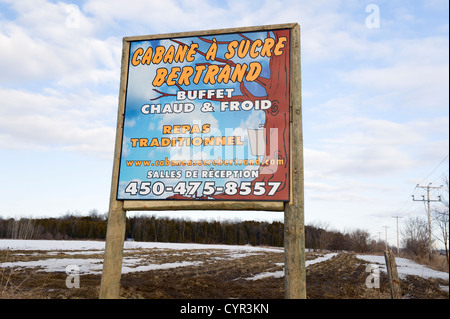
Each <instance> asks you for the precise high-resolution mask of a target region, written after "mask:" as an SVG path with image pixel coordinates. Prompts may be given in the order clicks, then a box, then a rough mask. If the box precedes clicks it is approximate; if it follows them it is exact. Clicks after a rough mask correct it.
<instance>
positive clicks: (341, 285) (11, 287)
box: [0, 250, 449, 299]
mask: <svg viewBox="0 0 450 319" xmlns="http://www.w3.org/2000/svg"><path fill="white" fill-rule="evenodd" d="M42 256H43V253H42V252H30V251H26V252H25V251H24V252H20V251H14V252H6V251H0V261H4V260H8V262H14V261H30V260H33V259H35V260H39V259H42ZM136 256H138V257H139V258H141V259H140V260H141V261H140V263H141V265H142V264H145V263H159V264H166V263H174V262H180V261H191V262H196V264H195V265H194V266H186V267H178V268H170V269H159V270H151V271H142V272H130V273H126V274H123V275H122V280H121V292H120V297H121V298H125V299H129V298H130V299H230V298H237V299H260V298H261V299H282V298H284V278H283V277H282V276H281V277H278V278H276V277H266V278H262V279H257V280H251V279H249V278H252V277H254V276H255V275H258V274H261V273H265V272H280V271H282V270H283V262H284V254H283V252H282V251H280V252H274V251H270V252H258V253H254V254H248V255H245V256H244V257H239V258H229V257H228V256H226V251H219V250H217V251H216V250H214V251H205V250H201V251H200V250H199V251H193V250H190V251H188V252H187V251H178V250H166V251H164V252H162V251H161V250H158V251H155V250H146V251H145V250H136V251H133V252H126V253H125V255H124V258H135V257H136ZM319 256H321V254H316V253H307V260H312V259H314V258H317V257H319ZM57 257H58V258H74V257H75V256H74V255H73V254H72V255H70V256H69V255H65V254H64V253H60V254H58V255H57ZM76 257H77V258H88V257H89V258H99V259H101V258H102V257H103V256H102V255H100V254H97V255H80V256H76ZM49 258H50V257H49ZM51 258H55V255H52V256H51ZM367 264H368V263H367V262H365V261H363V260H360V259H357V258H356V257H355V255H353V254H349V253H340V254H338V255H336V256H335V257H333V258H331V259H329V260H326V261H323V262H320V263H315V264H312V265H309V266H308V267H307V272H306V284H307V298H309V299H389V298H390V290H389V281H388V278H387V275H386V274H384V273H381V278H380V288H379V289H374V288H372V289H370V288H367V287H366V285H365V280H366V278H367V276H368V273H367V272H366V271H365V270H366V266H367ZM135 266H136V267H137V266H139V265H135ZM66 278H67V275H66V273H65V272H44V271H40V270H39V268H34V269H30V268H18V267H15V268H10V267H8V268H5V267H3V268H0V299H28V298H32V299H71V298H81V299H96V298H98V294H99V286H100V280H101V275H100V274H95V275H93V274H81V276H80V288H72V289H68V288H67V287H66ZM439 285H447V286H448V281H447V282H443V281H442V280H435V279H423V278H421V277H416V276H408V277H406V279H403V280H401V288H402V293H403V298H404V299H448V298H449V294H448V292H445V291H443V290H441V289H440V287H439Z"/></svg>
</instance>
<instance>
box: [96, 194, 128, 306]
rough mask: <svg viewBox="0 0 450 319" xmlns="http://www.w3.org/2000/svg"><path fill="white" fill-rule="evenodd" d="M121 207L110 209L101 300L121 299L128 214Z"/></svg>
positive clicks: (117, 205)
mask: <svg viewBox="0 0 450 319" xmlns="http://www.w3.org/2000/svg"><path fill="white" fill-rule="evenodd" d="M121 206H123V204H122V205H121V204H120V202H117V204H116V205H115V207H114V208H112V209H110V211H109V215H108V229H107V233H106V245H105V255H104V262H103V272H102V281H101V284H100V296H99V297H100V299H118V298H119V292H120V277H121V275H122V258H123V243H124V239H125V226H126V212H125V211H124V210H123V208H122V207H121Z"/></svg>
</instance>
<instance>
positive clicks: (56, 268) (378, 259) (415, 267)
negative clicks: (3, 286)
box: [0, 240, 449, 290]
mask: <svg viewBox="0 0 450 319" xmlns="http://www.w3.org/2000/svg"><path fill="white" fill-rule="evenodd" d="M104 248H105V242H102V241H63V240H0V250H8V251H10V253H11V254H16V255H17V254H19V253H20V254H24V255H27V253H26V251H30V253H31V252H32V255H33V260H30V261H18V262H8V261H0V262H2V263H0V268H9V267H14V268H16V267H18V268H38V270H39V271H46V272H65V271H66V267H67V266H68V265H77V266H78V267H79V269H80V274H101V271H102V263H103V251H104ZM143 249H144V250H145V249H152V250H157V251H159V250H160V252H161V254H164V253H165V251H167V250H176V251H181V252H180V254H186V256H187V255H192V254H196V253H199V252H198V250H208V251H214V252H220V253H221V255H220V256H219V257H213V258H226V259H234V258H241V257H245V256H248V255H250V254H258V253H262V252H279V253H283V252H284V250H283V248H274V247H253V246H231V245H203V244H174V243H152V242H133V241H126V242H125V244H124V255H125V257H124V258H123V267H122V273H129V272H137V271H148V270H154V269H168V268H175V267H186V266H196V265H199V264H201V263H202V262H201V261H183V262H169V263H162V264H161V263H154V264H152V263H151V262H148V260H147V261H145V262H143V260H142V258H140V257H139V254H137V255H133V254H129V255H127V253H133V252H139V250H143ZM201 253H202V254H203V253H204V252H201ZM61 254H64V255H65V256H64V258H61ZM57 255H59V256H58V257H59V258H57ZM90 255H92V256H93V257H92V258H90V257H89V256H90ZM335 255H336V253H328V254H325V255H323V256H322V257H320V256H319V257H317V258H316V259H314V260H308V261H307V262H306V266H307V267H308V266H309V265H311V264H314V263H320V262H322V261H325V260H328V259H330V258H332V257H334V256H335ZM52 256H55V258H52ZM68 256H69V257H70V256H73V258H67V257H68ZM77 256H78V257H77ZM94 256H95V257H94ZM39 257H42V259H40V258H39ZM356 257H357V258H358V259H361V260H364V261H367V262H369V263H371V264H374V265H378V266H379V269H380V270H381V271H383V272H386V265H385V260H384V256H371V255H356ZM396 263H397V270H398V274H399V277H400V278H405V277H406V276H407V275H416V276H420V277H423V278H441V279H444V280H448V279H449V275H448V273H446V272H440V271H435V270H432V269H430V268H428V267H426V266H424V265H420V264H417V263H415V262H413V261H411V260H409V259H405V258H396ZM278 266H282V265H281V264H280V265H278ZM283 276H284V272H283V271H274V272H265V273H260V274H257V275H255V276H253V277H249V278H246V279H248V280H258V279H261V278H266V277H276V278H280V277H283ZM444 289H447V290H448V286H447V287H446V288H444Z"/></svg>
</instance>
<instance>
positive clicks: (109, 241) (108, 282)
mask: <svg viewBox="0 0 450 319" xmlns="http://www.w3.org/2000/svg"><path fill="white" fill-rule="evenodd" d="M123 44H124V46H123V48H124V49H123V52H122V68H121V77H120V78H121V81H120V91H119V107H118V113H117V128H116V143H115V150H114V163H113V172H112V181H111V194H110V200H109V213H108V226H107V231H106V243H105V254H104V257H103V272H102V280H101V284H100V294H99V298H100V299H106V298H108V299H118V298H119V290H120V277H121V275H122V257H123V243H124V240H125V227H126V211H125V209H124V203H123V201H118V200H117V199H116V196H117V181H118V179H119V165H120V153H121V150H122V147H121V145H122V133H123V132H122V128H123V115H124V112H125V95H126V74H127V73H128V54H129V45H128V44H127V43H126V41H125V40H123Z"/></svg>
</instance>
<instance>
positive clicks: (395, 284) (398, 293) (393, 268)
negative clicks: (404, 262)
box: [384, 249, 402, 299]
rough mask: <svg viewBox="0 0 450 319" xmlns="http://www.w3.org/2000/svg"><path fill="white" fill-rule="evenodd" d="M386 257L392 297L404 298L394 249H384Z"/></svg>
mask: <svg viewBox="0 0 450 319" xmlns="http://www.w3.org/2000/svg"><path fill="white" fill-rule="evenodd" d="M384 259H385V260H386V268H387V271H388V276H389V286H390V288H391V299H402V290H401V288H400V280H399V278H398V272H397V264H396V263H395V257H394V253H393V252H392V249H387V250H385V251H384Z"/></svg>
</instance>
